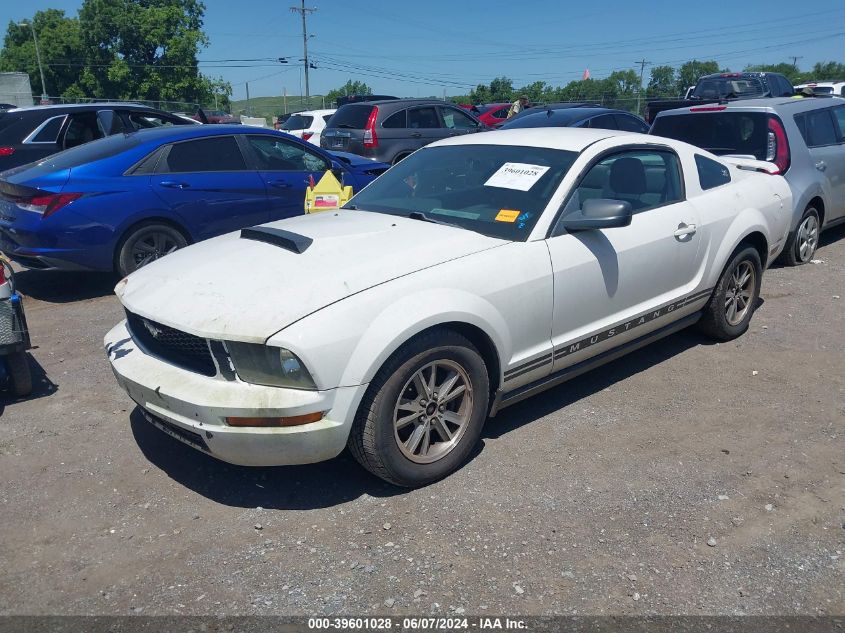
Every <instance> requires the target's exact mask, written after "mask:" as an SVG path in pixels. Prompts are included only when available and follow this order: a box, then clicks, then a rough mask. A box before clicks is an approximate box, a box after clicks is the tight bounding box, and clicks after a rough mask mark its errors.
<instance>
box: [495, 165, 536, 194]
mask: <svg viewBox="0 0 845 633" xmlns="http://www.w3.org/2000/svg"><path fill="white" fill-rule="evenodd" d="M547 171H549V168H548V167H545V166H543V165H529V164H527V163H505V164H504V165H502V166H501V167H499V169H498V170H496V173H495V174H493V175H492V176H490V178H488V179H487V182H485V183H484V185H485V186H486V187H502V188H503V189H518V190H519V191H528V190H529V189H531V187H533V186H534V184H535V183H536V182H537V181H538V180H540V178H542V177H543V174H545V173H546V172H547Z"/></svg>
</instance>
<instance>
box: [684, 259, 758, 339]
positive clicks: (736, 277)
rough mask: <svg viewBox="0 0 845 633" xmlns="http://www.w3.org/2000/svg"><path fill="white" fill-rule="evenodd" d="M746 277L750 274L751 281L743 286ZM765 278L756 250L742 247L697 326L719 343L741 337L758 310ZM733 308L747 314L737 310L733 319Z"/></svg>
mask: <svg viewBox="0 0 845 633" xmlns="http://www.w3.org/2000/svg"><path fill="white" fill-rule="evenodd" d="M746 274H750V279H748V280H747V281H746V283H744V284H743V283H740V282H742V281H743V280H744V279H746V277H745V275H746ZM762 277H763V266H762V264H761V263H760V254H759V253H758V252H757V249H755V248H754V247H752V246H744V247H740V248H739V249H738V251H737V252H736V253H735V254H734V256H733V257H731V259H730V261H729V262H728V265H727V266H725V270H724V271H722V276H721V277H719V282H718V283H717V284H716V288H715V289H714V290H713V294H712V296H711V297H710V301H709V302H708V303H707V305H706V306H705V307H704V314H703V316H702V317H701V320H700V321H699V322H698V326H699V328H700V329H701V331H702V332H704V333H705V334H707V335H708V336H710V337H712V338H714V339H717V340H720V341H729V340H731V339H734V338H736V337H738V336H740V335H742V334H743V333H744V332H745V331H746V330H747V329H748V323H749V322H750V321H751V317H752V316H753V314H754V310H755V309H756V307H757V300H758V298H759V297H760V282H761V280H762ZM743 297H744V298H743ZM731 304H733V308H734V309H736V308H741V310H744V312H743V311H740V310H737V311H736V312H735V313H734V314H733V315H731Z"/></svg>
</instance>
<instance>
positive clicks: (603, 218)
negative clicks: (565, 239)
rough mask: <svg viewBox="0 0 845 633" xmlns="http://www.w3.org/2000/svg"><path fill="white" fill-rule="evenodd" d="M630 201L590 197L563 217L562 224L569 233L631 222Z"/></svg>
mask: <svg viewBox="0 0 845 633" xmlns="http://www.w3.org/2000/svg"><path fill="white" fill-rule="evenodd" d="M631 217H632V210H631V203H630V202H626V201H625V200H610V199H608V198H592V199H590V200H585V201H584V204H583V205H581V209H580V210H579V211H576V212H575V213H573V214H571V215H569V216H567V217H565V218H563V221H562V225H563V228H564V229H566V230H567V231H568V232H569V233H573V232H575V231H590V230H594V229H613V228H617V227H620V226H628V225H629V224H631Z"/></svg>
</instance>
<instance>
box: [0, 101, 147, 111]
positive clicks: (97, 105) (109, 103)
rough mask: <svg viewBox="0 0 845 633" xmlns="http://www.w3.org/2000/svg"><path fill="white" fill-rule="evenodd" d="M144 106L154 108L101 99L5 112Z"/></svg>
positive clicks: (26, 107) (140, 106)
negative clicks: (100, 100) (91, 101)
mask: <svg viewBox="0 0 845 633" xmlns="http://www.w3.org/2000/svg"><path fill="white" fill-rule="evenodd" d="M126 106H132V107H133V108H144V109H146V110H155V108H151V107H150V106H148V105H143V104H140V103H133V102H131V101H102V102H99V101H97V102H94V103H54V104H51V105H38V106H25V107H23V108H14V109H12V110H7V112H41V111H44V110H84V109H86V108H103V107H110V108H114V107H126Z"/></svg>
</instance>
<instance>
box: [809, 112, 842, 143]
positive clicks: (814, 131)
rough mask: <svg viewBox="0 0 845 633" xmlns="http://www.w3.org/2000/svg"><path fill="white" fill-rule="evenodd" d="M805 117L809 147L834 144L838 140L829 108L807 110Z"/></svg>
mask: <svg viewBox="0 0 845 633" xmlns="http://www.w3.org/2000/svg"><path fill="white" fill-rule="evenodd" d="M806 117H807V137H806V138H807V145H808V146H809V147H821V146H822V145H835V144H836V143H837V142H838V141H839V139H838V138H837V136H836V129H835V128H834V127H833V117H832V116H831V112H830V108H826V109H824V110H815V111H813V112H808V113H807V114H806Z"/></svg>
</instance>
